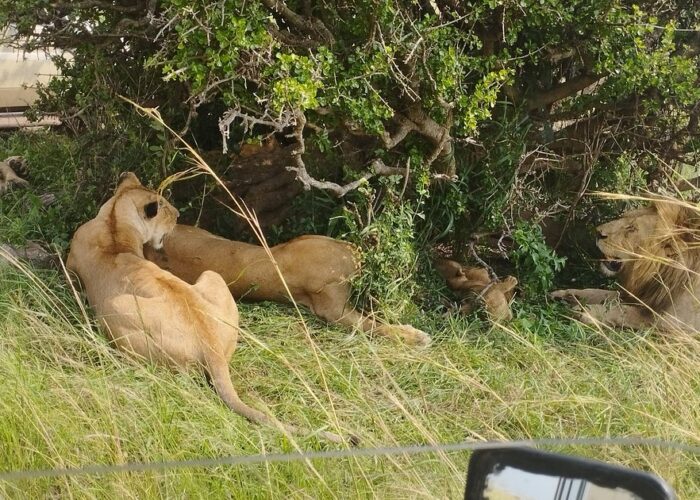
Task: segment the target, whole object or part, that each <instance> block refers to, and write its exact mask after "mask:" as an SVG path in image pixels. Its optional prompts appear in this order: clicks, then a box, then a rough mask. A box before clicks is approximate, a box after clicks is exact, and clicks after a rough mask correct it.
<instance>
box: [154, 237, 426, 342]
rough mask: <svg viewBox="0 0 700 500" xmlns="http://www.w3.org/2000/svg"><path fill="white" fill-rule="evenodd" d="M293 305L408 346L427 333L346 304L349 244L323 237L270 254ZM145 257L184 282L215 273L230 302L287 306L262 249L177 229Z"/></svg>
mask: <svg viewBox="0 0 700 500" xmlns="http://www.w3.org/2000/svg"><path fill="white" fill-rule="evenodd" d="M270 251H271V253H272V256H273V257H274V259H275V262H276V263H277V265H278V266H279V271H280V272H281V273H282V276H284V280H285V282H286V283H287V286H288V287H289V291H290V292H291V295H292V297H293V298H294V300H295V301H296V302H297V303H299V304H302V305H304V306H306V307H308V308H309V309H311V311H312V312H313V313H314V314H316V315H317V316H319V317H321V318H323V319H325V320H326V321H330V322H335V323H340V324H343V325H347V326H359V327H360V328H362V330H363V331H366V332H370V331H373V332H375V333H377V334H379V335H382V336H387V337H399V338H402V339H403V340H404V341H405V342H406V343H408V344H413V345H427V344H428V343H429V342H430V337H429V336H428V334H426V333H424V332H422V331H420V330H417V329H416V328H413V327H412V326H410V325H388V324H384V323H381V322H379V321H377V320H375V319H374V318H372V317H369V316H365V315H363V314H361V313H360V312H358V311H357V310H355V309H354V308H353V307H352V306H351V305H350V283H349V280H350V278H351V277H352V276H353V275H355V274H356V273H357V272H358V271H359V265H358V262H357V258H356V255H355V250H354V247H353V246H352V245H350V244H349V243H346V242H343V241H338V240H335V239H333V238H328V237H326V236H312V235H307V236H299V237H298V238H295V239H293V240H291V241H288V242H286V243H282V244H280V245H277V246H274V247H272V248H271V249H270ZM145 255H146V258H147V259H149V260H152V261H153V262H155V263H157V264H158V265H159V266H161V267H162V268H163V269H167V270H168V271H170V272H171V273H173V274H174V275H175V276H178V277H180V278H182V279H183V280H185V281H187V282H188V283H194V280H196V279H197V276H199V275H200V274H201V273H202V272H204V271H206V270H212V271H216V272H217V273H219V274H220V275H221V276H222V277H223V278H224V280H225V281H226V283H228V286H229V288H230V290H231V293H232V294H233V296H234V297H235V298H236V299H240V298H246V299H250V300H272V301H275V302H288V301H289V295H288V293H287V290H286V289H285V287H284V284H283V283H282V280H281V279H280V277H279V273H278V272H277V269H276V268H275V265H274V264H273V262H272V261H271V260H270V258H269V256H268V254H267V252H266V251H265V249H264V248H263V247H261V246H258V245H251V244H249V243H243V242H240V241H231V240H227V239H225V238H221V237H219V236H216V235H213V234H211V233H209V232H207V231H205V230H203V229H199V228H196V227H193V226H184V225H181V224H178V225H177V226H176V227H175V229H174V230H173V231H172V232H171V233H170V234H168V236H166V238H165V240H164V245H163V251H155V250H154V249H151V248H149V247H146V248H145Z"/></svg>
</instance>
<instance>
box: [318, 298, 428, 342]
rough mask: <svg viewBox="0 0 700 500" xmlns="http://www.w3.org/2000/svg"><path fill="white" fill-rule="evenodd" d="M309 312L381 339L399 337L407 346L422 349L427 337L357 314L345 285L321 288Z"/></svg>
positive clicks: (415, 331)
mask: <svg viewBox="0 0 700 500" xmlns="http://www.w3.org/2000/svg"><path fill="white" fill-rule="evenodd" d="M311 310H312V311H313V312H314V314H316V315H317V316H319V317H320V318H323V319H325V320H326V321H328V322H330V323H338V324H341V325H345V326H349V327H351V328H360V329H361V330H362V331H364V332H368V333H375V334H377V335H381V336H383V337H391V338H399V339H401V340H403V341H404V342H406V343H407V344H409V345H417V346H425V345H428V344H429V343H430V336H429V335H428V334H427V333H425V332H423V331H421V330H418V329H417V328H413V327H412V326H411V325H389V324H386V323H383V322H381V321H379V320H377V319H375V318H373V317H370V316H366V315H364V314H362V313H361V312H359V311H357V310H356V309H355V308H354V307H352V305H351V304H350V288H349V287H348V286H347V285H345V284H333V285H328V286H326V287H324V288H323V289H322V290H321V291H320V292H317V293H315V294H313V296H312V297H311Z"/></svg>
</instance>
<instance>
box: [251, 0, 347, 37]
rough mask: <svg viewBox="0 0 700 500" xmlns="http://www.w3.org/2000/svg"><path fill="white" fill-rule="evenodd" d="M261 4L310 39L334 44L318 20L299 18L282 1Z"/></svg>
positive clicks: (263, 0) (268, 1)
mask: <svg viewBox="0 0 700 500" xmlns="http://www.w3.org/2000/svg"><path fill="white" fill-rule="evenodd" d="M262 3H263V4H264V5H265V7H267V8H268V9H270V10H271V11H273V12H275V13H276V14H278V15H279V16H280V17H282V19H284V21H285V22H286V23H287V24H289V25H290V26H292V27H293V28H296V29H298V30H299V31H301V32H302V33H305V34H307V35H308V36H310V37H311V38H314V39H316V40H318V41H319V42H321V43H327V44H332V43H334V42H335V37H334V36H333V33H331V32H330V30H329V29H328V28H326V25H325V24H323V22H322V21H321V20H320V19H317V18H314V17H304V16H301V15H299V14H297V13H296V12H294V11H293V10H292V9H290V8H289V7H287V5H286V4H285V3H284V2H283V1H282V0H262ZM278 33H279V32H278Z"/></svg>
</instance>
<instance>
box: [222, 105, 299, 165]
mask: <svg viewBox="0 0 700 500" xmlns="http://www.w3.org/2000/svg"><path fill="white" fill-rule="evenodd" d="M237 118H240V119H241V123H242V124H243V129H244V131H245V132H248V131H249V130H251V129H252V128H253V127H254V126H255V125H264V126H266V127H271V128H272V129H274V130H275V131H276V132H282V131H283V130H284V129H285V128H287V127H289V126H290V125H291V124H292V123H293V122H294V115H293V114H292V113H290V112H288V111H283V112H282V114H281V115H280V116H279V117H278V118H277V119H275V118H272V117H270V115H269V114H268V113H267V111H266V112H265V114H264V115H263V116H262V118H257V117H255V116H252V115H249V114H247V113H244V112H243V111H241V109H240V108H235V109H229V110H228V111H226V113H224V115H223V116H222V117H221V118H219V131H220V132H221V137H222V139H223V154H226V153H227V152H228V145H227V142H228V138H229V132H230V127H231V124H232V123H233V122H234V121H235V120H236V119H237Z"/></svg>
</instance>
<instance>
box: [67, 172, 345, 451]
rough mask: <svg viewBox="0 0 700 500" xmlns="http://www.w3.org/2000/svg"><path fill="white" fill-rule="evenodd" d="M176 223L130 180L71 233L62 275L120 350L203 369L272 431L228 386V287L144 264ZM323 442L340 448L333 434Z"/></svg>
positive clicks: (157, 199) (171, 212)
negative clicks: (73, 278)
mask: <svg viewBox="0 0 700 500" xmlns="http://www.w3.org/2000/svg"><path fill="white" fill-rule="evenodd" d="M178 215H179V214H178V211H177V210H176V209H175V208H174V207H173V206H172V205H170V203H168V202H167V201H166V200H165V199H164V198H163V197H162V196H159V195H158V194H156V193H154V192H153V191H150V190H148V189H146V188H145V187H143V186H142V185H141V183H140V182H139V180H138V178H137V177H136V176H135V175H134V174H133V173H127V174H125V175H124V176H123V177H122V180H121V182H120V183H119V185H118V186H117V189H116V192H115V193H114V196H113V197H112V198H110V199H109V200H108V201H107V202H106V203H105V204H104V205H103V206H102V207H101V208H100V210H99V213H98V214H97V216H96V217H95V218H94V219H92V220H91V221H88V222H86V223H85V224H83V225H82V226H80V227H79V228H78V230H77V231H76V233H75V235H74V236H73V239H72V241H71V244H70V253H69V255H68V260H67V267H68V269H70V270H71V271H74V272H75V273H76V274H77V275H78V277H79V278H80V280H81V282H82V283H83V285H84V286H85V291H86V293H87V297H88V302H89V303H90V305H91V306H92V308H93V309H94V310H95V312H96V315H97V317H98V319H99V321H100V323H101V324H102V325H103V326H104V328H105V330H106V332H107V334H108V336H109V337H110V339H111V340H112V341H113V342H114V343H115V344H116V345H117V347H118V348H120V349H122V350H124V351H126V352H129V353H133V354H136V355H138V356H140V357H143V358H146V359H148V360H152V361H156V362H161V363H164V364H167V365H170V366H173V367H178V368H189V367H198V368H202V369H203V370H204V371H205V373H206V374H207V375H208V376H209V378H210V380H211V382H212V385H213V386H214V389H215V390H216V392H217V393H218V394H219V396H220V397H221V399H222V400H223V401H224V402H225V403H226V405H227V406H228V407H229V408H231V409H232V410H233V411H235V412H236V413H238V414H240V415H243V416H244V417H246V418H248V419H250V420H252V421H255V422H260V423H265V424H272V420H271V419H270V418H269V417H268V416H267V415H265V414H264V413H262V412H260V411H257V410H254V409H253V408H251V407H249V406H248V405H246V404H245V403H244V402H243V401H241V400H240V399H239V397H238V394H237V393H236V390H235V389H234V387H233V384H232V383H231V376H230V373H229V366H228V362H229V360H230V359H231V355H232V354H233V351H234V349H235V348H236V341H237V338H238V310H237V308H236V303H235V302H234V300H233V297H231V294H230V293H229V291H228V288H227V286H226V282H224V280H223V279H222V278H221V276H219V275H218V274H216V273H215V272H212V271H205V272H203V273H201V275H200V276H198V277H197V278H196V280H194V284H193V285H190V284H188V283H185V282H184V281H182V280H181V279H180V278H177V277H175V276H173V275H172V274H170V273H169V272H167V271H164V270H163V269H161V268H159V267H158V266H156V265H155V264H153V263H152V262H149V261H147V260H146V259H144V257H143V246H144V244H145V243H149V244H150V245H152V246H153V247H154V248H161V247H162V246H163V238H164V237H165V236H166V235H167V234H168V233H169V232H170V231H172V229H173V228H174V227H175V223H176V220H177V217H178ZM284 427H285V428H286V429H287V430H288V431H291V432H295V431H296V429H295V428H294V427H291V426H288V425H285V426H284ZM323 436H324V437H326V438H328V439H331V440H332V441H336V442H339V441H341V438H340V436H337V435H335V434H331V433H323Z"/></svg>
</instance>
